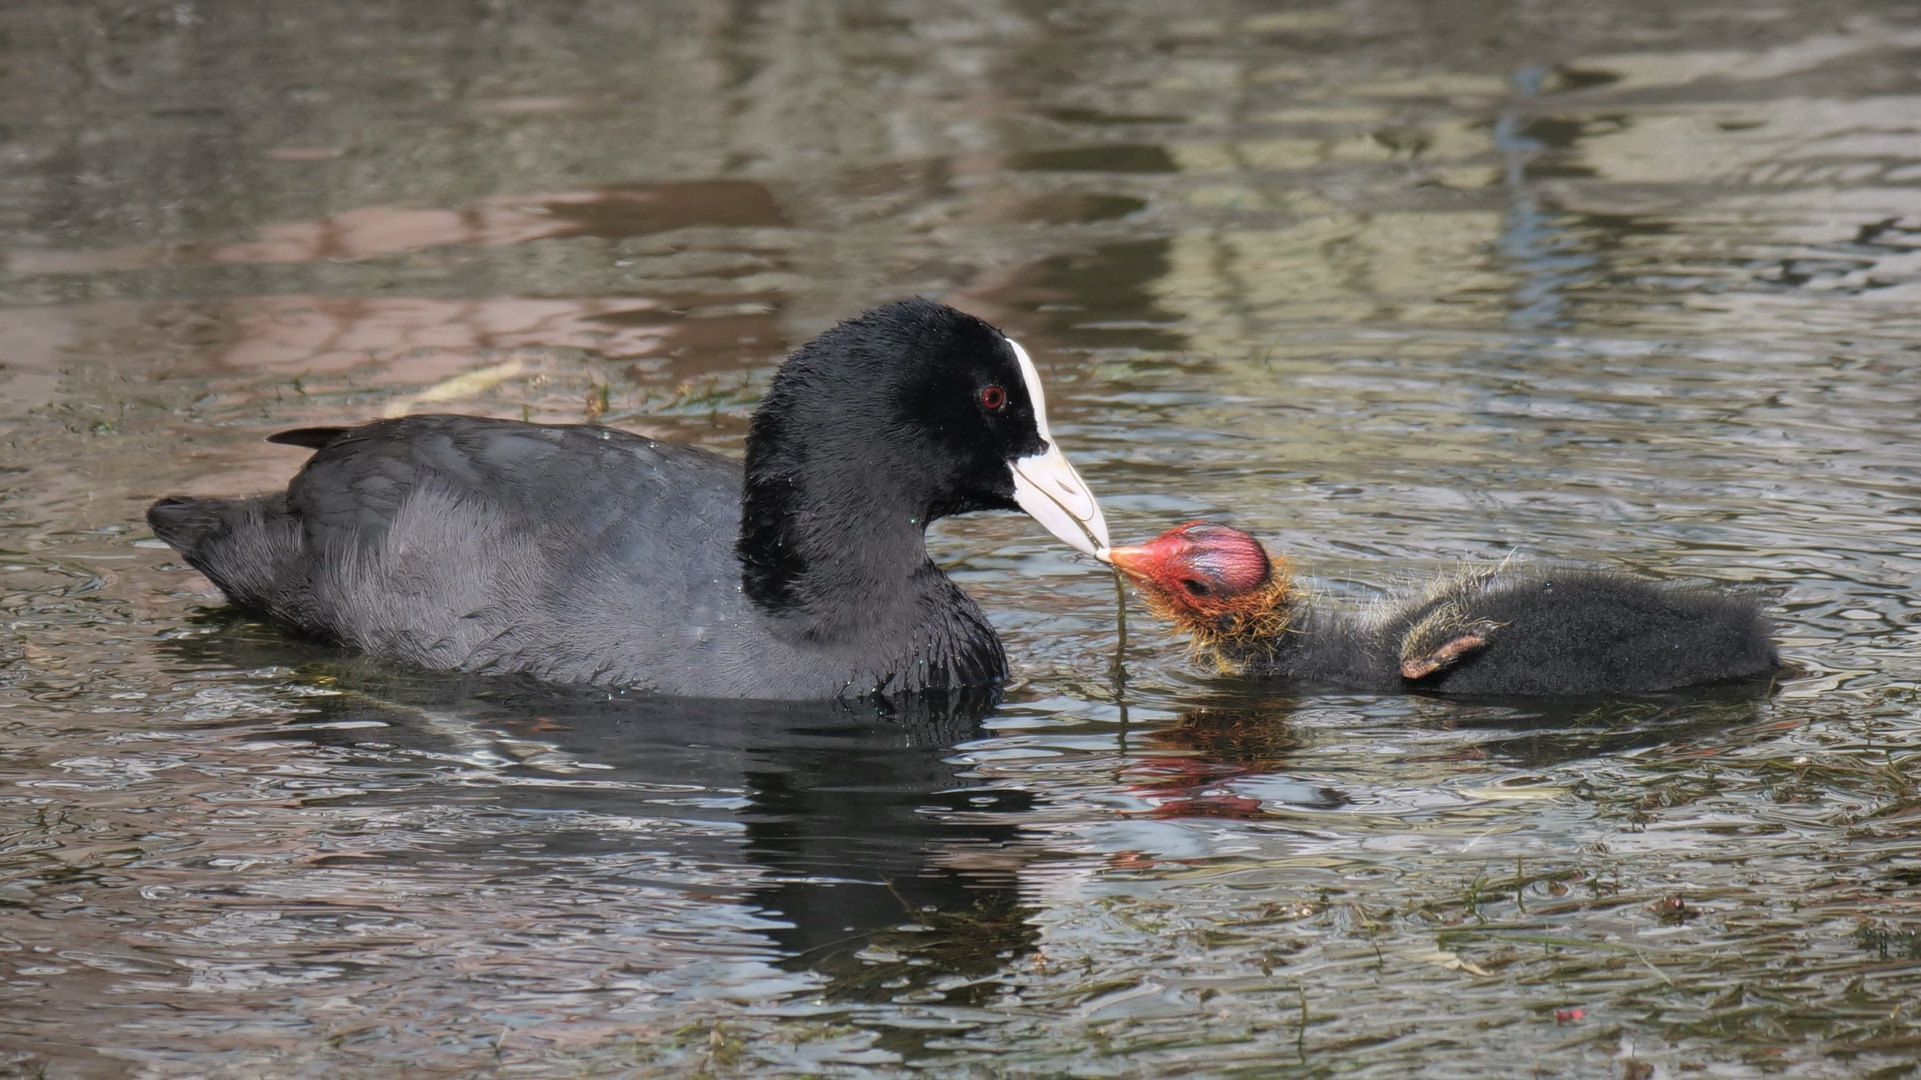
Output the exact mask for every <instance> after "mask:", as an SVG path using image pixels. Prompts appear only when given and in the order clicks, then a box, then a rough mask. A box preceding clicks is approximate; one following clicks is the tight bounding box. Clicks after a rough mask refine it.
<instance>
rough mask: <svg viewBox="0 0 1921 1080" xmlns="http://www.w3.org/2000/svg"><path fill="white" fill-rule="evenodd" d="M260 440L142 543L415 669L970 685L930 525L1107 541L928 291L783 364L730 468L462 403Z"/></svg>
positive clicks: (1029, 376)
mask: <svg viewBox="0 0 1921 1080" xmlns="http://www.w3.org/2000/svg"><path fill="white" fill-rule="evenodd" d="M271 441H273V442H278V443H283V444H288V445H294V446H304V447H309V448H311V449H312V450H313V451H314V455H313V457H311V458H310V459H308V461H307V463H306V465H305V466H304V467H303V468H302V469H301V470H300V472H299V474H298V475H296V476H295V477H294V478H293V481H292V482H291V483H290V484H289V485H288V486H287V490H286V491H284V492H274V493H272V494H267V495H260V496H255V497H252V498H241V499H199V498H181V497H173V498H166V499H161V500H160V501H159V502H156V503H155V504H154V505H153V506H152V507H151V508H150V509H149V510H148V511H147V520H148V522H149V523H150V524H151V525H152V526H153V529H154V532H155V534H156V535H158V536H159V537H160V539H162V540H164V541H166V543H167V544H168V545H170V546H171V547H173V548H174V549H175V550H177V551H179V552H180V554H181V555H182V556H184V557H185V558H186V560H187V562H189V563H191V564H192V565H193V566H194V567H195V568H196V569H198V570H200V571H201V572H203V573H205V574H206V575H207V576H208V577H209V578H211V579H212V580H213V582H214V584H216V585H218V586H219V587H220V589H221V591H222V592H223V593H225V594H226V596H227V598H228V599H229V600H231V601H232V602H233V603H234V604H236V605H238V606H239V607H241V608H243V609H246V610H248V611H250V612H254V613H257V614H260V615H263V616H266V617H268V618H271V619H273V620H275V621H278V622H280V623H283V624H285V625H287V626H290V627H292V628H294V629H296V630H298V631H301V632H302V633H305V634H307V635H310V636H312V637H315V638H318V639H321V640H323V641H328V642H334V643H338V644H340V645H344V646H349V647H352V648H355V649H359V650H362V651H365V652H367V653H371V654H374V655H376V656H381V657H386V658H391V659H396V660H403V661H409V662H412V663H415V664H419V665H422V666H425V667H429V668H440V669H458V670H463V671H472V672H482V673H505V672H523V673H527V674H530V675H533V676H536V677H539V678H542V679H547V680H551V681H556V682H572V683H591V684H596V685H602V686H607V687H620V688H637V689H645V690H653V691H659V692H663V693H669V694H680V695H697V696H708V697H744V698H774V699H824V698H834V697H852V696H859V695H862V694H869V693H893V692H897V691H900V692H912V691H923V690H936V691H939V690H952V689H958V688H962V687H971V686H985V685H991V684H994V683H996V682H998V681H1000V680H1001V679H1003V678H1004V677H1005V676H1006V673H1007V660H1006V655H1005V653H1004V652H1003V650H1002V648H1001V643H1000V639H999V637H998V636H997V635H996V634H995V632H994V629H993V627H992V626H991V625H989V623H988V621H987V618H986V616H985V615H984V614H983V613H982V612H981V610H980V608H979V607H978V606H977V605H976V604H975V603H974V602H973V600H971V599H970V598H969V597H968V596H967V594H966V593H964V592H962V591H961V589H960V587H959V586H958V585H956V584H954V582H953V581H952V580H950V579H949V578H948V577H947V575H946V574H945V573H943V572H942V571H941V570H940V568H939V567H937V566H935V565H934V563H933V561H932V560H931V559H930V558H929V557H928V554H927V547H926V541H925V531H926V528H927V524H928V523H929V522H930V521H934V520H936V519H938V518H941V517H945V516H947V515H949V514H961V513H967V512H969V511H974V510H1015V509H1019V510H1024V511H1026V512H1027V513H1028V514H1030V515H1031V516H1033V517H1034V518H1035V520H1037V521H1039V522H1040V523H1041V524H1042V525H1043V526H1045V527H1046V528H1047V529H1048V531H1049V532H1051V533H1053V534H1054V535H1055V536H1057V537H1059V538H1060V539H1061V540H1062V541H1064V542H1066V543H1067V544H1069V545H1070V546H1072V547H1074V548H1077V549H1079V550H1080V551H1083V552H1086V553H1088V554H1092V555H1097V556H1098V555H1099V554H1101V553H1102V552H1104V551H1105V550H1106V548H1107V546H1108V540H1107V526H1106V524H1105V522H1104V521H1103V519H1102V516H1101V511H1100V507H1099V505H1098V504H1097V503H1096V502H1095V501H1094V497H1093V495H1092V494H1091V493H1090V492H1089V491H1088V489H1087V486H1086V485H1085V484H1084V483H1083V482H1082V480H1081V478H1080V476H1079V475H1078V474H1076V473H1075V471H1074V468H1073V466H1072V465H1070V464H1069V463H1068V461H1067V458H1066V457H1065V456H1063V455H1062V453H1061V451H1060V448H1059V447H1058V446H1057V445H1056V444H1055V442H1054V437H1053V435H1052V434H1051V433H1050V432H1049V430H1048V426H1047V412H1046V405H1045V401H1044V400H1043V396H1042V390H1041V383H1040V376H1039V374H1038V372H1037V371H1036V369H1035V367H1034V363H1033V361H1032V360H1031V359H1030V358H1029V357H1028V355H1027V353H1026V351H1025V350H1023V349H1022V348H1021V347H1020V346H1019V345H1018V344H1016V343H1015V342H1013V341H1012V340H1010V339H1009V338H1007V337H1005V336H1004V335H1002V334H1001V333H1000V332H999V331H998V330H995V329H994V328H993V327H991V326H989V325H988V324H987V323H985V322H983V321H981V320H980V319H977V318H975V317H973V316H971V315H967V314H964V313H962V312H959V311H956V310H954V309H952V308H949V307H946V306H943V305H940V304H937V303H934V302H931V301H927V300H919V299H915V300H906V301H901V302H899V303H895V304H890V305H888V306H885V307H881V308H877V309H875V310H873V311H870V312H868V313H866V314H864V315H862V316H860V317H858V318H855V319H851V320H849V321H847V322H844V323H842V324H840V325H839V326H837V327H835V328H834V329H832V330H829V331H828V332H826V333H825V334H822V335H821V336H820V337H819V338H817V339H815V340H814V341H813V342H811V343H809V344H807V345H805V346H802V347H801V348H800V349H799V350H798V351H796V352H795V353H794V354H793V355H792V356H791V357H789V358H788V360H787V361H786V362H785V363H784V364H783V365H782V366H781V368H780V370H779V371H778V372H777V373H776V374H775V376H774V380H773V385H772V387H771V388H770V389H769V391H768V393H767V396H766V398H765V400H763V401H762V403H761V405H760V406H759V408H758V409H757V410H756V411H755V413H754V416H753V421H752V425H751V427H750V430H749V434H748V438H747V453H746V460H745V462H744V463H742V462H737V461H735V460H733V459H731V458H727V457H723V456H721V455H719V454H716V453H713V452H711V451H708V450H703V449H700V448H697V447H692V446H683V445H676V444H673V443H663V442H658V441H656V440H653V439H648V438H643V437H641V436H638V435H632V434H628V433H626V432H621V431H617V430H614V429H611V428H606V427H598V426H593V425H548V424H530V423H519V422H514V421H505V420H489V419H482V418H477V417H466V416H410V417H404V418H401V419H396V420H383V421H379V422H376V423H370V424H365V425H362V426H359V427H324V428H302V429H299V430H295V431H285V432H281V433H280V434H278V435H274V436H272V438H271Z"/></svg>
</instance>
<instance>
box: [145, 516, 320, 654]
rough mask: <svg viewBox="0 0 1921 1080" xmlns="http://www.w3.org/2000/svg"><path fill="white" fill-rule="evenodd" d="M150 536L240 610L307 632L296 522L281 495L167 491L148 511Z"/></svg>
mask: <svg viewBox="0 0 1921 1080" xmlns="http://www.w3.org/2000/svg"><path fill="white" fill-rule="evenodd" d="M147 524H149V525H151V526H153V532H154V535H155V536H158V537H159V538H160V539H162V540H164V541H166V543H167V546H168V547H171V548H173V549H174V550H175V551H178V552H179V553H180V554H181V556H182V557H184V558H185V559H186V560H187V562H188V563H189V564H191V565H192V566H193V568H194V569H196V570H198V571H200V572H201V573H203V574H205V575H207V577H208V578H210V579H212V581H213V583H214V584H215V585H218V586H220V591H221V592H223V593H225V594H227V599H229V600H231V601H233V602H234V603H235V604H237V605H239V606H240V607H243V608H247V609H249V610H251V611H255V612H259V613H262V614H266V615H270V616H273V617H274V618H278V619H281V620H284V621H286V622H290V623H292V624H294V625H295V626H298V627H301V628H303V629H311V627H312V623H313V619H312V611H311V607H312V604H311V595H312V590H311V587H310V585H309V584H308V581H307V566H306V556H305V551H304V547H303V545H302V540H301V532H300V523H299V521H298V520H297V519H296V518H295V517H294V516H293V514H292V513H291V512H290V511H289V510H288V507H287V496H286V493H284V492H281V493H277V494H273V495H262V496H258V497H256V498H251V499H194V498H187V497H184V496H179V495H175V496H170V497H168V498H165V499H161V500H160V501H159V502H156V503H154V504H153V505H152V506H150V507H148V508H147Z"/></svg>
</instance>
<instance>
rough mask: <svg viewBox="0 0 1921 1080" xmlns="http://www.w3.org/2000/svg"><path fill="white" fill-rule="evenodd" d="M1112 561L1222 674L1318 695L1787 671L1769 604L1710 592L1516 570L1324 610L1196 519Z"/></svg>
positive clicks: (1250, 550) (1628, 684)
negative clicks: (1324, 691) (1312, 689)
mask: <svg viewBox="0 0 1921 1080" xmlns="http://www.w3.org/2000/svg"><path fill="white" fill-rule="evenodd" d="M1106 558H1107V559H1108V560H1109V561H1111V562H1112V563H1113V565H1114V566H1115V567H1117V568H1119V569H1120V570H1121V572H1122V573H1124V574H1126V575H1127V576H1128V577H1129V578H1131V579H1132V580H1133V581H1134V582H1135V583H1136V584H1137V585H1138V586H1139V587H1140V589H1141V592H1142V593H1143V595H1144V596H1145V597H1146V599H1147V603H1148V606H1149V607H1150V608H1151V609H1152V610H1153V611H1154V612H1155V613H1156V614H1157V615H1160V616H1161V617H1163V618H1166V619H1170V620H1172V621H1173V622H1174V623H1175V624H1176V625H1177V626H1179V627H1180V629H1182V630H1183V631H1185V632H1187V633H1188V634H1189V635H1191V636H1192V637H1193V639H1194V642H1195V644H1196V646H1197V648H1198V650H1199V651H1200V652H1201V653H1202V654H1203V655H1206V656H1207V657H1209V658H1210V659H1211V660H1212V661H1213V662H1214V663H1215V664H1216V665H1217V666H1219V667H1220V668H1221V669H1223V670H1225V671H1228V672H1232V673H1237V674H1244V675H1249V676H1255V677H1261V678H1275V679H1287V680H1290V681H1294V682H1299V683H1302V684H1305V685H1309V686H1320V687H1324V688H1328V689H1347V690H1375V691H1391V690H1420V691H1428V692H1433V693H1439V694H1460V695H1487V696H1502V695H1514V696H1522V695H1570V696H1571V695H1586V694H1633V693H1652V692H1656V691H1661V690H1672V689H1677V688H1680V687H1684V686H1694V685H1698V684H1703V683H1712V682H1721V681H1724V680H1731V679H1740V678H1747V677H1750V676H1756V675H1762V674H1766V673H1768V672H1770V671H1773V670H1775V669H1776V668H1777V667H1779V666H1780V657H1779V655H1778V654H1777V652H1776V651H1775V647H1774V643H1773V641H1772V640H1771V637H1770V634H1771V627H1770V625H1769V622H1768V619H1767V616H1766V615H1765V614H1764V613H1763V611H1762V606H1761V603H1760V602H1759V601H1758V600H1756V599H1755V598H1753V597H1749V596H1744V595H1740V594H1736V593H1731V592H1728V591H1726V590H1723V589H1717V588H1713V587H1708V586H1700V585H1678V584H1666V583H1660V582H1655V581H1650V580H1647V579H1644V578H1638V577H1631V576H1628V575H1625V574H1620V573H1613V572H1609V571H1601V570H1578V569H1568V568H1560V567H1556V568H1535V567H1525V566H1514V565H1512V564H1503V565H1500V566H1493V567H1486V568H1480V569H1475V570H1471V571H1468V572H1466V573H1461V574H1453V575H1445V576H1443V577H1441V578H1439V579H1437V580H1435V581H1434V582H1433V583H1432V584H1431V585H1429V587H1428V588H1427V589H1426V590H1425V591H1423V592H1421V593H1420V594H1418V595H1414V596H1409V597H1403V598H1400V599H1398V600H1395V601H1390V602H1388V603H1386V604H1384V605H1378V606H1376V607H1375V608H1373V609H1370V610H1344V609H1341V608H1339V607H1336V606H1332V605H1328V604H1324V603H1320V602H1317V601H1316V599H1315V598H1314V597H1313V596H1311V595H1310V594H1309V593H1308V592H1307V591H1306V590H1305V589H1303V588H1302V587H1300V586H1299V585H1297V584H1296V583H1295V580H1294V576H1293V572H1292V570H1291V569H1290V567H1289V566H1288V564H1287V562H1286V561H1285V560H1284V559H1279V558H1275V557H1273V556H1270V555H1269V554H1268V551H1267V549H1266V548H1265V547H1264V546H1262V544H1261V542H1260V541H1259V540H1257V539H1255V538H1254V537H1252V536H1249V535H1248V534H1247V533H1244V532H1241V531H1240V530H1238V529H1232V528H1229V527H1227V526H1225V525H1216V524H1212V523H1210V522H1192V523H1189V524H1187V525H1182V526H1180V527H1178V528H1174V529H1170V530H1168V531H1167V532H1164V533H1162V534H1161V535H1160V536H1157V537H1155V538H1154V539H1153V540H1150V541H1148V542H1147V543H1145V544H1140V545H1137V546H1130V547H1117V548H1113V549H1111V550H1110V551H1109V552H1108V553H1107V555H1106Z"/></svg>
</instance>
